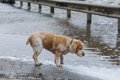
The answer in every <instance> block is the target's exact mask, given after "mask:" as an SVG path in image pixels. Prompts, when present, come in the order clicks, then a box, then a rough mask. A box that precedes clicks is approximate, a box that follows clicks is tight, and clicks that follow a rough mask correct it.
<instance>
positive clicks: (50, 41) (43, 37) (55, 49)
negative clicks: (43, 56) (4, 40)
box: [26, 32, 85, 68]
mask: <svg viewBox="0 0 120 80" xmlns="http://www.w3.org/2000/svg"><path fill="white" fill-rule="evenodd" d="M29 43H30V45H31V47H32V48H33V52H34V54H33V59H34V62H35V64H36V66H39V65H42V63H41V62H39V61H38V55H39V54H40V53H41V50H42V48H45V49H47V50H49V51H51V52H52V53H53V54H54V55H55V60H54V62H55V64H56V66H57V68H59V67H61V65H62V64H63V59H64V57H63V55H65V54H67V53H69V52H71V53H74V54H76V55H77V56H79V57H82V56H84V55H85V54H84V51H83V47H84V44H83V42H82V41H80V40H77V39H72V38H70V37H67V36H64V35H58V34H54V33H49V32H35V33H33V34H32V35H31V36H30V37H29V38H28V40H27V43H26V44H29Z"/></svg>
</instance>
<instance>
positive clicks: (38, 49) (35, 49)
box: [32, 41, 42, 66]
mask: <svg viewBox="0 0 120 80" xmlns="http://www.w3.org/2000/svg"><path fill="white" fill-rule="evenodd" d="M32 48H33V52H34V53H33V60H34V62H35V65H36V66H40V65H42V63H41V62H40V61H39V60H38V56H39V54H40V53H41V51H42V41H36V42H35V43H34V44H33V45H32Z"/></svg>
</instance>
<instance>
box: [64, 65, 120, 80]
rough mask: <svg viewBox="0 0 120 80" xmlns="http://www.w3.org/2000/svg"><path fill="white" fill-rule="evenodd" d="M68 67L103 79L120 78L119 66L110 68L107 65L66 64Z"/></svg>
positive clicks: (117, 79)
mask: <svg viewBox="0 0 120 80" xmlns="http://www.w3.org/2000/svg"><path fill="white" fill-rule="evenodd" d="M65 67H66V68H68V69H71V70H70V71H72V72H75V73H78V74H83V75H87V76H92V77H96V78H99V79H102V80H119V79H120V69H119V68H109V69H107V67H95V66H91V67H87V66H83V65H79V66H71V65H65Z"/></svg>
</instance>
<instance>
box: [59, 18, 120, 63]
mask: <svg viewBox="0 0 120 80" xmlns="http://www.w3.org/2000/svg"><path fill="white" fill-rule="evenodd" d="M59 25H62V26H64V27H65V28H66V29H67V30H66V31H65V33H64V34H65V35H68V36H71V37H73V38H78V39H81V40H82V41H84V42H85V43H86V46H87V47H88V48H91V49H92V51H93V52H96V53H97V54H98V55H101V56H103V57H105V58H106V59H107V60H108V61H110V62H111V64H114V65H120V34H118V35H117V40H116V47H111V46H110V45H109V44H107V43H105V42H104V41H103V40H102V38H101V37H100V36H97V37H95V36H96V35H95V34H94V35H92V34H91V28H90V27H84V28H82V29H81V28H76V25H74V24H71V23H70V20H67V19H64V20H60V21H59Z"/></svg>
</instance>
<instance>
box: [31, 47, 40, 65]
mask: <svg viewBox="0 0 120 80" xmlns="http://www.w3.org/2000/svg"><path fill="white" fill-rule="evenodd" d="M40 52H41V49H40V50H38V51H36V52H34V53H33V60H34V62H35V65H36V66H40V65H42V63H40V62H39V61H38V55H39V54H40Z"/></svg>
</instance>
